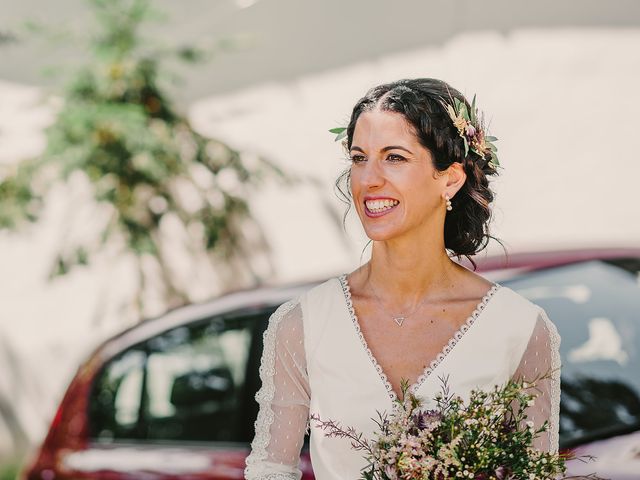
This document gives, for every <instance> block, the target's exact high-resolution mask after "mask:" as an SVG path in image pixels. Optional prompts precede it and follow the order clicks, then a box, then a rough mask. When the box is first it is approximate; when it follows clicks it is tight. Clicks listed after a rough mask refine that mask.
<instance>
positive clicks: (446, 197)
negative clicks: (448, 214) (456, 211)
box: [444, 193, 453, 211]
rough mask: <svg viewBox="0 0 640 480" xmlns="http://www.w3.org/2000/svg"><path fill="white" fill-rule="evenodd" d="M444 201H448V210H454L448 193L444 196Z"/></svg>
mask: <svg viewBox="0 0 640 480" xmlns="http://www.w3.org/2000/svg"><path fill="white" fill-rule="evenodd" d="M444 199H445V200H446V201H447V210H448V211H451V210H453V207H452V206H451V200H449V195H447V194H446V193H445V194H444Z"/></svg>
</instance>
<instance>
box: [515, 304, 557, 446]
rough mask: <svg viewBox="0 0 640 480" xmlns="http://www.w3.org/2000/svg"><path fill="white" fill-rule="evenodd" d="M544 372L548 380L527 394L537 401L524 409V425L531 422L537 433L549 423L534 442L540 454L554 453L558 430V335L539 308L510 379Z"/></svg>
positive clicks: (533, 375)
mask: <svg viewBox="0 0 640 480" xmlns="http://www.w3.org/2000/svg"><path fill="white" fill-rule="evenodd" d="M547 372H550V373H551V375H550V378H546V379H544V380H540V381H539V382H538V385H537V389H536V390H533V389H530V390H529V391H528V393H535V394H536V395H537V397H536V398H535V399H534V403H533V405H530V406H528V407H527V408H526V410H525V412H526V415H527V418H526V419H525V421H532V422H533V425H534V428H535V429H536V430H537V429H538V428H540V427H541V426H542V424H543V423H544V422H545V420H548V421H549V429H548V431H547V432H542V433H540V434H539V435H538V437H537V438H535V439H534V441H533V446H534V447H535V448H537V449H538V450H541V451H545V452H552V453H557V452H558V438H559V427H560V335H559V334H558V330H557V329H556V326H555V325H554V324H553V322H551V320H549V317H548V316H547V314H546V312H545V311H544V309H543V308H540V311H539V313H538V319H537V322H536V325H535V327H534V329H533V332H532V334H531V337H530V338H529V342H528V344H527V348H526V349H525V351H524V354H523V355H522V358H521V360H520V364H519V365H518V367H517V369H516V371H515V373H514V375H513V378H514V379H517V378H524V380H533V379H535V378H536V377H540V376H542V375H544V374H545V373H547ZM522 427H524V425H522Z"/></svg>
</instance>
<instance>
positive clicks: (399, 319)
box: [369, 280, 427, 327]
mask: <svg viewBox="0 0 640 480" xmlns="http://www.w3.org/2000/svg"><path fill="white" fill-rule="evenodd" d="M369 287H371V292H373V296H374V297H375V299H376V301H377V302H378V304H379V305H380V306H381V307H382V309H383V310H384V311H385V312H387V313H388V314H389V315H391V318H393V320H394V321H395V322H396V323H397V324H398V326H399V327H401V326H402V322H404V321H405V319H407V318H409V317H410V316H411V315H413V314H414V313H416V310H418V308H420V307H421V306H422V304H423V303H424V302H425V300H426V299H427V297H425V298H423V299H422V301H421V302H420V303H418V305H417V306H416V307H415V308H414V309H413V311H412V312H411V313H408V314H405V315H394V314H393V313H391V312H390V311H389V310H387V309H386V308H385V306H384V304H383V303H382V301H381V300H380V297H378V294H377V293H376V290H375V288H373V284H372V283H371V280H369Z"/></svg>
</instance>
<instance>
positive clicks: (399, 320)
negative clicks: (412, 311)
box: [393, 317, 404, 327]
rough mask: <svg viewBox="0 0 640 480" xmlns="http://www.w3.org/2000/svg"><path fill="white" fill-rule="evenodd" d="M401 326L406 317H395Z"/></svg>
mask: <svg viewBox="0 0 640 480" xmlns="http://www.w3.org/2000/svg"><path fill="white" fill-rule="evenodd" d="M393 319H394V320H395V321H396V323H397V324H398V326H399V327H401V326H402V322H404V317H393Z"/></svg>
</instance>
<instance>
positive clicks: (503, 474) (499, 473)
mask: <svg viewBox="0 0 640 480" xmlns="http://www.w3.org/2000/svg"><path fill="white" fill-rule="evenodd" d="M508 474H509V469H508V468H507V467H505V466H504V465H500V466H499V467H498V468H496V477H497V478H498V480H504V479H505V478H507V475H508Z"/></svg>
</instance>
